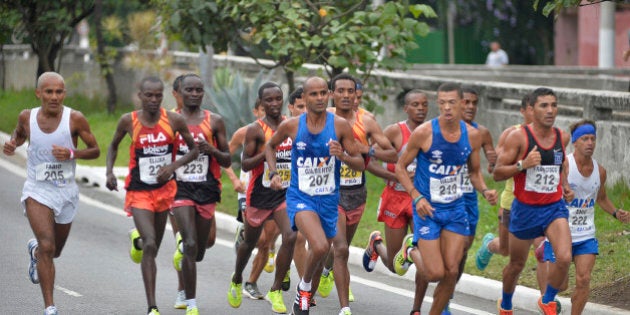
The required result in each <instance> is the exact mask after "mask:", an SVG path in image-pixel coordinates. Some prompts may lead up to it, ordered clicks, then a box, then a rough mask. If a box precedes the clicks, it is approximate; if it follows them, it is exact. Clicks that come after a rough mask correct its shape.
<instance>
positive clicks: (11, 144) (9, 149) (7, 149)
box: [2, 139, 17, 156]
mask: <svg viewBox="0 0 630 315" xmlns="http://www.w3.org/2000/svg"><path fill="white" fill-rule="evenodd" d="M15 148H17V145H16V144H15V140H12V139H11V140H9V141H7V142H5V143H4V146H3V148H2V151H3V152H4V154H6V155H9V156H11V155H13V154H15Z"/></svg>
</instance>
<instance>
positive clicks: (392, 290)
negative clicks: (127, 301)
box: [0, 159, 493, 315]
mask: <svg viewBox="0 0 630 315" xmlns="http://www.w3.org/2000/svg"><path fill="white" fill-rule="evenodd" d="M0 166H2V167H3V168H5V169H6V170H8V171H9V172H11V173H13V174H15V175H18V176H20V177H22V178H26V176H25V174H24V171H23V169H21V168H16V167H15V165H13V164H12V163H10V162H7V161H5V160H2V159H0ZM79 200H81V201H82V202H85V203H86V204H88V205H90V206H94V207H98V208H101V209H103V210H105V211H107V212H110V213H112V214H116V215H119V216H122V217H126V216H127V214H126V213H125V211H123V210H122V209H120V208H116V207H113V206H110V205H108V204H105V203H102V202H100V201H98V200H96V199H92V198H90V197H88V196H85V195H83V194H80V196H79ZM166 229H168V230H171V231H172V228H171V226H170V225H169V224H167V225H166ZM216 244H218V245H221V246H225V247H233V246H234V241H233V240H224V239H220V238H217V239H216ZM252 254H254V253H252ZM350 279H351V281H352V282H356V283H359V284H362V285H365V286H368V287H371V288H374V289H378V290H383V291H387V292H390V293H394V294H398V295H401V296H404V297H409V298H412V299H413V297H414V292H412V291H409V290H405V289H401V288H397V287H393V286H390V285H387V284H384V283H381V282H376V281H372V280H368V279H364V278H361V277H357V276H351V277H350ZM55 288H56V289H58V290H60V291H62V292H64V293H66V294H68V295H70V296H76V297H80V296H82V295H81V294H80V293H77V292H74V291H72V290H68V289H65V288H62V287H60V286H57V285H55ZM424 301H425V302H426V303H433V298H432V297H430V296H427V297H425V298H424ZM450 307H451V308H452V309H455V310H458V311H462V312H466V313H469V314H475V315H492V314H493V313H488V312H486V311H482V310H478V309H474V308H470V307H466V306H463V305H459V304H455V303H451V304H450Z"/></svg>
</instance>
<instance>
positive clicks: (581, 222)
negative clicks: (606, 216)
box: [569, 208, 595, 235]
mask: <svg viewBox="0 0 630 315" xmlns="http://www.w3.org/2000/svg"><path fill="white" fill-rule="evenodd" d="M569 213H570V215H569V223H570V227H571V234H573V235H577V234H582V233H584V232H588V231H591V230H593V229H594V228H595V216H594V215H593V209H588V208H577V209H571V211H569Z"/></svg>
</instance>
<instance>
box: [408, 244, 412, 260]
mask: <svg viewBox="0 0 630 315" xmlns="http://www.w3.org/2000/svg"><path fill="white" fill-rule="evenodd" d="M412 249H413V247H409V248H407V261H408V262H413V260H412V259H411V250H412Z"/></svg>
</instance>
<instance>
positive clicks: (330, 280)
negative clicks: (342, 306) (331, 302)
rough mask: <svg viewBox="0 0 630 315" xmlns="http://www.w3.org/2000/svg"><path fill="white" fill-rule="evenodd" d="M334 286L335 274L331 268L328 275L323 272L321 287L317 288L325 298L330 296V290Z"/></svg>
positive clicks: (320, 281)
mask: <svg viewBox="0 0 630 315" xmlns="http://www.w3.org/2000/svg"><path fill="white" fill-rule="evenodd" d="M333 286H335V275H334V274H333V271H332V270H331V271H329V272H328V275H327V276H325V275H324V274H323V273H322V276H321V278H320V280H319V287H318V288H317V292H318V293H319V295H320V296H321V297H323V298H325V297H328V296H329V295H330V291H332V288H333Z"/></svg>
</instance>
